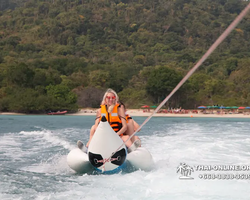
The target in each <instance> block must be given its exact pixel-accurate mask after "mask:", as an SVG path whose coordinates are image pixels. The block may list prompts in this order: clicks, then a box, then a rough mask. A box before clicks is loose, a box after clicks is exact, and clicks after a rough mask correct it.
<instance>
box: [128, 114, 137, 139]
mask: <svg viewBox="0 0 250 200" xmlns="http://www.w3.org/2000/svg"><path fill="white" fill-rule="evenodd" d="M134 129H135V128H134V122H133V119H129V120H128V123H127V130H126V132H125V134H126V135H128V136H129V137H130V136H131V135H132V134H133V133H134ZM136 137H137V138H138V136H133V137H132V138H131V142H132V143H133V142H134V141H135V140H136Z"/></svg>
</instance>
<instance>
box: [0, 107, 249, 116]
mask: <svg viewBox="0 0 250 200" xmlns="http://www.w3.org/2000/svg"><path fill="white" fill-rule="evenodd" d="M96 110H97V109H95V108H86V109H80V110H79V111H78V112H76V113H71V114H70V113H69V114H66V115H72V116H95V115H96ZM153 112H154V110H150V112H145V110H143V109H128V110H127V111H126V113H127V114H129V115H130V116H132V117H133V116H138V117H148V116H150V115H151V114H152V113H153ZM0 115H26V114H22V113H15V112H0ZM154 117H196V118H204V117H210V118H250V114H249V112H242V113H237V114H236V113H223V114H221V113H220V114H218V113H214V114H211V113H210V114H204V113H202V112H201V111H198V113H193V112H192V111H189V112H188V113H156V114H154Z"/></svg>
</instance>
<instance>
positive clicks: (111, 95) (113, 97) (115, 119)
mask: <svg viewBox="0 0 250 200" xmlns="http://www.w3.org/2000/svg"><path fill="white" fill-rule="evenodd" d="M118 102H119V97H118V95H117V94H116V92H115V91H114V90H112V89H108V90H107V91H106V93H105V94H104V96H103V100H102V103H101V106H100V107H101V108H100V109H98V110H97V113H96V119H95V124H94V125H93V126H92V128H91V129H90V136H89V141H88V143H87V145H86V146H87V147H88V146H89V144H90V142H91V139H92V137H93V135H94V133H95V130H96V128H97V126H98V124H99V122H100V119H101V117H102V116H105V117H106V119H107V120H108V122H109V124H110V126H111V127H112V128H113V129H114V131H115V132H116V133H117V134H118V135H119V136H120V137H121V139H122V140H123V141H124V142H125V141H127V140H128V138H129V135H124V133H125V132H126V130H127V122H126V116H125V111H124V107H121V106H120V104H119V103H118ZM77 145H78V147H79V148H80V149H82V148H83V144H82V142H81V141H78V142H77ZM126 146H127V147H128V152H131V151H134V150H135V149H136V148H137V147H138V146H137V145H136V144H133V143H132V142H131V140H128V141H127V142H126Z"/></svg>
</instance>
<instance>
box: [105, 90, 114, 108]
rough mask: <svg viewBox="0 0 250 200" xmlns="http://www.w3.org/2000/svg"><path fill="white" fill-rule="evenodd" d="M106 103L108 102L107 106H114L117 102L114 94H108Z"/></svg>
mask: <svg viewBox="0 0 250 200" xmlns="http://www.w3.org/2000/svg"><path fill="white" fill-rule="evenodd" d="M105 101H106V104H107V106H111V105H114V104H115V102H116V97H115V95H114V94H113V93H108V94H107V96H106V99H105Z"/></svg>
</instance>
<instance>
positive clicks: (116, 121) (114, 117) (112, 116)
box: [100, 103, 122, 132]
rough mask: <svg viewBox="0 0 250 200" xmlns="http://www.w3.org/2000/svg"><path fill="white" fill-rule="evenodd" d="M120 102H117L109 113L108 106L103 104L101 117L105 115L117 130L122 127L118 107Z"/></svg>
mask: <svg viewBox="0 0 250 200" xmlns="http://www.w3.org/2000/svg"><path fill="white" fill-rule="evenodd" d="M119 106H120V104H118V103H117V104H116V105H115V107H114V108H113V110H112V112H111V113H108V111H107V106H106V105H101V106H100V107H101V117H102V116H105V117H106V119H107V121H108V122H109V124H110V126H111V127H112V128H113V129H114V131H115V132H118V131H119V130H120V129H121V128H122V121H121V119H120V117H119V115H118V107H119Z"/></svg>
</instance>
